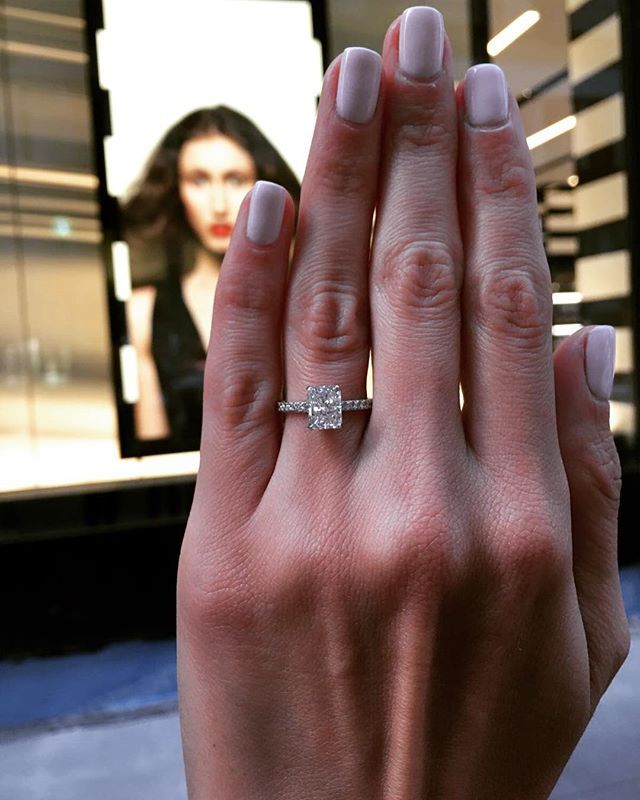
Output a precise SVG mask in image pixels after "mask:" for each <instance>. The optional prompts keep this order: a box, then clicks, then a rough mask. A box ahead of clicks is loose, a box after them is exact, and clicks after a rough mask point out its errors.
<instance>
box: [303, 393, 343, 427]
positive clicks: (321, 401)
mask: <svg viewBox="0 0 640 800" xmlns="http://www.w3.org/2000/svg"><path fill="white" fill-rule="evenodd" d="M307 402H308V403H309V423H308V425H307V427H308V428H310V429H311V430H313V431H322V430H331V429H336V428H341V427H342V394H341V392H340V387H339V386H307Z"/></svg>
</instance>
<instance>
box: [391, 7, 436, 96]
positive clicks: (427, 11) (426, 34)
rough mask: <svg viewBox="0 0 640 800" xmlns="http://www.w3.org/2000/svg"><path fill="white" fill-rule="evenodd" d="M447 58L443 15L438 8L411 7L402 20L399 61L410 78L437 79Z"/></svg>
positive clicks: (401, 68)
mask: <svg viewBox="0 0 640 800" xmlns="http://www.w3.org/2000/svg"><path fill="white" fill-rule="evenodd" d="M443 60H444V18H443V16H442V14H441V13H440V12H439V11H437V10H436V9H435V8H430V7H429V6H414V7H413V8H408V9H407V10H406V11H405V12H404V14H403V15H402V18H401V20H400V45H399V51H398V61H399V64H400V70H401V71H402V72H403V73H404V74H405V75H406V76H407V77H409V78H414V79H418V80H426V79H427V78H435V77H436V75H437V74H438V73H439V72H440V71H441V70H442V64H443Z"/></svg>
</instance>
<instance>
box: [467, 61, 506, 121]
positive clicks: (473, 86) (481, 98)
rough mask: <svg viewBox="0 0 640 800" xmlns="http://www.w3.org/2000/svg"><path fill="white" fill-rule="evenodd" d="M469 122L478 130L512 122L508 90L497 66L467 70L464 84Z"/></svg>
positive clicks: (480, 66)
mask: <svg viewBox="0 0 640 800" xmlns="http://www.w3.org/2000/svg"><path fill="white" fill-rule="evenodd" d="M464 97H465V103H466V108H467V119H468V121H469V123H470V124H471V125H473V126H474V127H476V128H499V127H500V126H501V125H506V123H507V120H508V119H509V87H508V86H507V79H506V78H505V76H504V72H503V71H502V70H501V69H500V67H499V66H497V65H496V64H478V66H476V67H471V69H469V70H467V75H466V79H465V84H464Z"/></svg>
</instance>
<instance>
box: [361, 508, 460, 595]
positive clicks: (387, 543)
mask: <svg viewBox="0 0 640 800" xmlns="http://www.w3.org/2000/svg"><path fill="white" fill-rule="evenodd" d="M413 516H414V519H413V521H407V520H402V521H400V522H398V523H396V524H394V523H391V522H389V523H388V524H387V525H384V526H383V530H382V532H381V535H380V536H379V537H376V539H375V541H374V540H369V541H368V542H367V543H366V544H365V545H363V552H361V553H359V554H358V555H359V557H358V564H359V565H360V570H361V571H360V582H362V583H364V584H365V585H366V586H368V587H369V592H370V594H374V595H376V596H394V595H397V594H398V593H400V592H403V593H406V592H407V591H409V590H410V591H411V592H412V594H414V595H418V596H420V595H422V593H423V592H425V591H426V592H428V593H431V594H433V592H434V591H439V590H443V589H444V587H446V586H447V585H450V584H451V583H452V575H453V573H454V570H455V564H456V555H455V544H454V543H455V542H456V541H457V538H456V534H455V528H456V527H457V523H456V522H455V521H451V522H449V521H448V517H449V514H448V513H444V512H443V513H442V514H439V513H438V512H437V510H435V509H431V510H429V511H428V512H425V513H423V515H422V517H421V518H420V517H418V516H417V515H413Z"/></svg>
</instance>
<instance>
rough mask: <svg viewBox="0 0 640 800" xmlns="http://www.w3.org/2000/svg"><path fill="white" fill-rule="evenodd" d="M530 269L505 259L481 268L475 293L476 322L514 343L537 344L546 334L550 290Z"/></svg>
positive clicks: (549, 318)
mask: <svg viewBox="0 0 640 800" xmlns="http://www.w3.org/2000/svg"><path fill="white" fill-rule="evenodd" d="M539 283H541V281H537V280H536V278H535V277H534V275H533V274H532V271H531V269H527V268H526V267H525V266H522V265H513V264H511V263H509V262H506V263H505V262H503V263H499V264H493V265H492V266H491V268H490V269H487V270H485V271H483V272H482V274H481V277H480V280H479V286H478V290H477V292H476V293H475V296H476V297H477V308H478V315H479V318H480V322H481V323H482V324H483V326H484V327H485V328H486V329H487V330H488V331H489V332H490V333H492V334H496V335H498V336H502V337H504V336H506V337H509V338H513V339H515V340H516V341H517V342H518V344H521V343H523V342H532V343H534V344H538V343H539V342H540V341H541V340H544V339H546V338H548V337H549V336H550V331H551V317H552V306H551V294H550V291H549V292H547V291H546V285H545V290H544V291H543V289H542V287H541V286H540V285H538V284H539Z"/></svg>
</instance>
